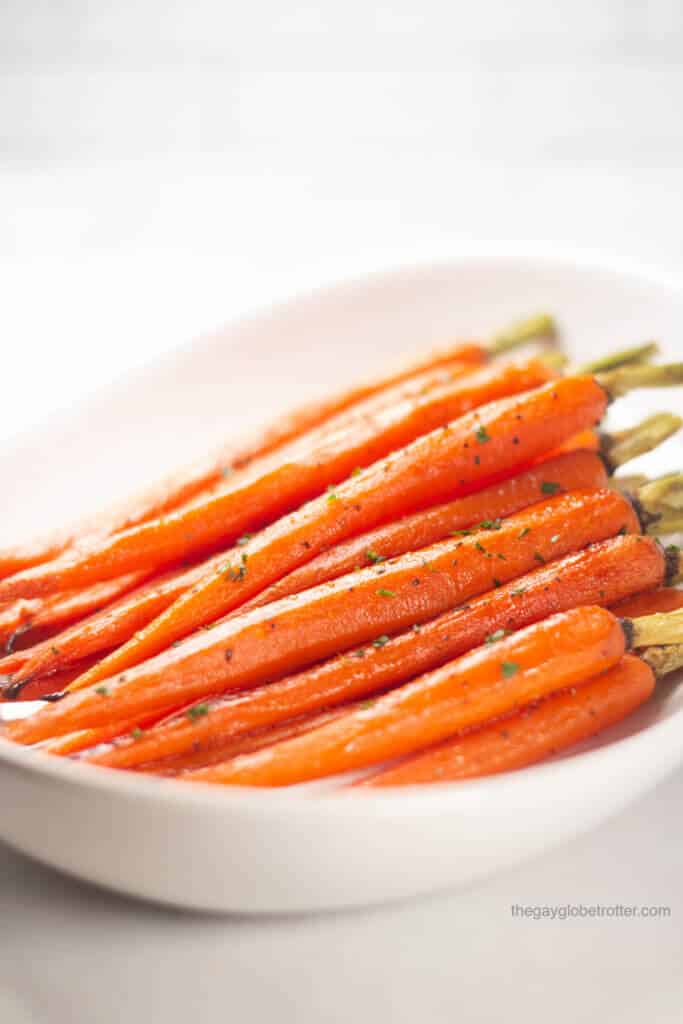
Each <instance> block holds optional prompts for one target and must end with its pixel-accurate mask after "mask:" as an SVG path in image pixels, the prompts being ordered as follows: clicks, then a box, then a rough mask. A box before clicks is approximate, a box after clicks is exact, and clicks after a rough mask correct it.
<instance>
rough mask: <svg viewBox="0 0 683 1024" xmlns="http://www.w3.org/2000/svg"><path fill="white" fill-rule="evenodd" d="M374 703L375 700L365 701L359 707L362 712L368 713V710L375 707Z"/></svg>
mask: <svg viewBox="0 0 683 1024" xmlns="http://www.w3.org/2000/svg"><path fill="white" fill-rule="evenodd" d="M374 703H375V702H374V700H364V701H363V702H362V704H359V705H358V706H359V707H360V709H361V711H367V710H368V708H371V707H372V706H373V705H374Z"/></svg>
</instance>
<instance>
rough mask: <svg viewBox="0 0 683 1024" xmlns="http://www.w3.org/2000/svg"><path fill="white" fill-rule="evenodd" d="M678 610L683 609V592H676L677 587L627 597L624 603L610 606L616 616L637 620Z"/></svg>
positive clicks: (620, 602) (662, 588) (661, 588)
mask: <svg viewBox="0 0 683 1024" xmlns="http://www.w3.org/2000/svg"><path fill="white" fill-rule="evenodd" d="M641 589H642V588H641ZM678 608H683V590H676V588H675V587H660V588H659V589H658V590H648V591H647V592H646V593H643V594H635V595H634V596H633V597H630V596H629V597H626V598H624V600H623V601H619V602H618V603H617V604H613V605H611V606H610V610H611V611H613V612H614V614H615V615H621V616H622V618H627V619H636V618H638V617H639V616H640V615H654V614H656V613H657V612H675V611H676V610H677V609H678Z"/></svg>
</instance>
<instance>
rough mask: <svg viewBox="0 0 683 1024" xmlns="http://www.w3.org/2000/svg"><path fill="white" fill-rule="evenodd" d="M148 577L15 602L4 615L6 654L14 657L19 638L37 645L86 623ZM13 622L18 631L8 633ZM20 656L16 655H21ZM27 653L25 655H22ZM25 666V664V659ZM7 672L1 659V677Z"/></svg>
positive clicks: (0, 628) (1, 628) (1, 634)
mask: <svg viewBox="0 0 683 1024" xmlns="http://www.w3.org/2000/svg"><path fill="white" fill-rule="evenodd" d="M147 575H148V574H147V573H129V574H128V575H127V576H120V577H119V578H118V579H114V580H106V581H105V582H104V583H96V584H94V585H93V586H92V587H88V588H87V589H86V590H73V591H70V592H68V593H65V594H54V595H52V596H50V597H46V598H42V599H40V598H37V599H36V598H34V599H33V600H23V599H20V600H19V601H15V602H14V603H13V604H11V605H9V606H8V607H7V608H6V609H5V610H4V611H3V613H1V614H0V644H1V643H2V641H3V639H4V641H5V644H4V646H5V651H6V652H7V653H8V654H11V653H12V651H13V650H14V641H15V638H16V639H17V640H18V639H19V638H21V646H22V647H28V646H29V645H31V646H33V645H37V644H38V643H40V642H41V640H42V639H43V638H44V637H47V636H49V635H50V634H51V633H53V632H54V631H55V630H57V629H59V628H61V627H65V626H68V625H69V624H70V623H72V622H76V621H77V620H80V619H82V618H83V617H84V616H85V615H88V614H90V613H93V612H96V611H97V610H98V609H101V608H104V607H105V606H106V605H109V604H110V602H112V601H114V600H115V599H116V598H118V597H120V596H121V595H123V594H125V593H126V592H128V591H130V590H132V589H133V587H136V586H137V585H138V584H140V583H142V581H143V580H144V579H146V577H147ZM12 621H14V622H16V625H15V628H14V629H13V630H12V631H11V632H9V634H8V633H7V629H8V628H9V626H10V624H11V623H12ZM18 653H19V652H15V654H18ZM22 653H24V652H22ZM21 660H22V663H23V659H21ZM4 671H5V666H4V661H3V659H0V675H2V674H3V672H4Z"/></svg>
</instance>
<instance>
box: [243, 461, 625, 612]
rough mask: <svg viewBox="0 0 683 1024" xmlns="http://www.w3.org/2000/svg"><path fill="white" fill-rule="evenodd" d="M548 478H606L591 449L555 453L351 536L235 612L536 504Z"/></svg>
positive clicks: (596, 482)
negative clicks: (460, 494) (472, 490)
mask: <svg viewBox="0 0 683 1024" xmlns="http://www.w3.org/2000/svg"><path fill="white" fill-rule="evenodd" d="M549 480H551V481H553V482H554V483H555V484H557V490H558V492H560V491H563V492H564V491H574V490H584V489H590V488H596V489H598V488H604V487H606V486H607V483H608V476H607V471H606V469H605V466H604V463H603V462H602V460H601V459H600V458H599V457H598V456H597V455H595V454H593V453H592V452H588V451H581V450H579V451H573V452H570V453H568V454H566V455H559V456H557V457H556V458H554V459H550V460H548V461H547V462H544V463H540V464H539V465H537V466H533V467H531V468H530V469H527V470H525V471H523V472H522V473H520V474H519V476H515V477H510V478H509V479H507V480H503V481H501V482H499V483H496V484H492V485H491V486H490V487H485V488H484V489H483V490H481V491H477V492H476V493H474V494H470V495H467V496H466V497H464V498H456V500H455V501H451V502H448V503H447V504H445V505H436V506H434V507H433V508H428V509H425V510H424V511H422V512H417V513H415V514H413V515H412V516H405V517H404V518H403V519H397V520H394V521H393V522H390V523H386V524H385V525H384V526H380V527H378V528H377V529H375V530H370V531H368V532H367V533H363V534H361V535H360V536H358V537H352V538H351V540H348V541H346V542H345V543H343V544H338V545H337V546H336V547H333V548H331V549H330V550H329V551H324V552H323V553H322V554H321V555H318V556H317V557H316V558H314V559H313V560H312V561H310V562H307V563H306V564H305V565H303V566H301V568H299V569H295V570H294V572H291V573H289V574H288V575H287V576H284V577H283V578H282V579H281V580H279V581H278V582H277V583H274V584H272V585H271V586H270V587H268V588H266V590H264V591H262V593H261V594H259V595H258V597H255V598H252V599H251V601H248V602H247V603H246V604H244V605H242V606H241V609H240V610H246V609H248V608H258V607H261V605H264V604H268V603H269V602H270V601H277V600H279V599H280V598H282V597H288V596H289V595H290V594H298V593H300V592H301V591H302V590H308V589H309V588H310V587H316V586H319V585H320V584H321V583H326V582H327V581H328V580H333V579H337V578H338V577H339V576H342V575H344V573H347V572H353V571H354V569H361V568H363V567H364V566H368V565H377V564H380V563H381V562H385V561H386V560H387V559H388V558H394V557H396V556H397V555H403V554H405V553H406V552H408V551H417V550H419V549H420V548H425V547H428V546H429V545H430V544H436V543H437V542H438V541H440V540H443V539H444V538H445V537H448V536H450V535H452V534H453V533H455V532H457V531H459V530H467V529H469V528H471V527H474V526H476V525H478V524H482V523H484V524H485V523H487V522H488V523H492V522H495V521H497V520H498V519H502V518H505V517H506V516H510V515H512V514H513V513H515V512H519V511H521V510H522V509H524V508H528V507H529V505H533V504H535V503H536V502H538V500H539V497H540V496H541V495H542V494H543V491H542V487H543V484H544V482H547V481H549Z"/></svg>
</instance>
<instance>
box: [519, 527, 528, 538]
mask: <svg viewBox="0 0 683 1024" xmlns="http://www.w3.org/2000/svg"><path fill="white" fill-rule="evenodd" d="M527 533H531V527H530V526H525V527H524V529H523V530H520V531H519V533H518V534H517V540H522V538H523V537H526V535H527Z"/></svg>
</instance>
